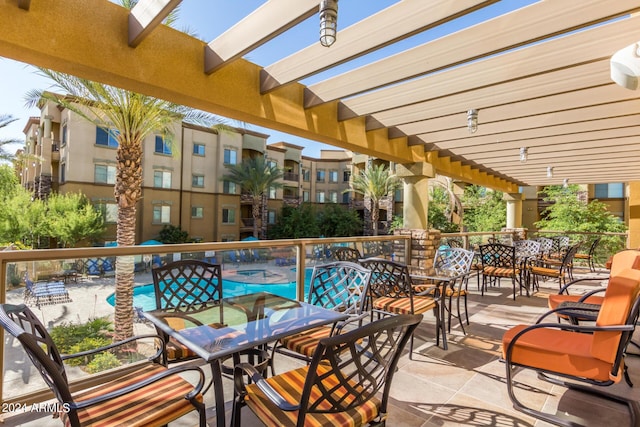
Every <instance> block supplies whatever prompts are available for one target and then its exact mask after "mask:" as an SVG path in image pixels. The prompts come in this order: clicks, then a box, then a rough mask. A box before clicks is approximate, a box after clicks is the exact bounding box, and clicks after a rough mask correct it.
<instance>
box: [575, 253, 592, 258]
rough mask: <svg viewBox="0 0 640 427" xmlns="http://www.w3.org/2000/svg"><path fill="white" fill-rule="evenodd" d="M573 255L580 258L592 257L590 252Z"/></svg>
mask: <svg viewBox="0 0 640 427" xmlns="http://www.w3.org/2000/svg"><path fill="white" fill-rule="evenodd" d="M573 257H574V258H578V259H589V258H591V255H589V254H575V255H574V256H573Z"/></svg>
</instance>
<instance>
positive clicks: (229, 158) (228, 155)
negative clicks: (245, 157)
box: [224, 148, 238, 165]
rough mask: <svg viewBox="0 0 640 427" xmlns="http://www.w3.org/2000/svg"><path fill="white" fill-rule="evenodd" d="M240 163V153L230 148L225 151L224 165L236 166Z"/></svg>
mask: <svg viewBox="0 0 640 427" xmlns="http://www.w3.org/2000/svg"><path fill="white" fill-rule="evenodd" d="M237 162H238V152H237V151H236V150H231V149H229V148H225V149H224V164H225V165H235V164H236V163H237Z"/></svg>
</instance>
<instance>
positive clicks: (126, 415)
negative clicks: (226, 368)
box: [60, 363, 202, 427]
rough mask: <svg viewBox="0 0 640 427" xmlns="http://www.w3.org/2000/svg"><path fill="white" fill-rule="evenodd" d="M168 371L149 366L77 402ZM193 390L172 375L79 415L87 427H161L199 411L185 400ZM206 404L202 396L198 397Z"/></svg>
mask: <svg viewBox="0 0 640 427" xmlns="http://www.w3.org/2000/svg"><path fill="white" fill-rule="evenodd" d="M164 371H166V368H165V367H163V366H162V365H158V364H155V363H149V364H147V365H145V366H143V367H142V368H140V369H138V370H137V371H135V372H132V373H130V374H128V375H125V376H123V377H121V378H118V379H117V380H114V381H111V382H108V383H106V384H102V385H100V386H98V387H95V388H93V389H91V390H88V391H84V392H81V393H78V394H76V395H74V398H75V400H76V401H77V402H82V401H83V400H87V399H91V398H93V397H96V396H101V395H103V394H105V393H109V392H111V391H114V390H119V389H121V388H123V387H126V386H129V385H134V384H137V383H139V382H141V381H143V380H145V379H147V378H149V377H151V376H153V375H155V374H158V373H160V372H164ZM192 390H193V386H192V385H191V384H189V383H188V382H187V381H185V380H184V379H182V377H180V376H179V375H171V376H169V377H167V378H164V379H161V380H159V381H157V382H155V383H153V384H151V385H148V386H146V387H144V388H142V389H139V390H136V391H134V392H132V393H128V394H126V395H124V396H121V397H116V398H113V399H110V400H107V401H106V402H104V403H100V404H96V405H93V406H90V407H88V408H85V409H81V410H79V411H78V417H79V418H80V423H81V424H82V425H83V426H92V427H114V426H126V427H134V426H140V427H142V426H161V425H164V424H167V423H168V422H170V421H172V420H174V419H176V418H179V417H181V416H182V415H184V414H186V413H188V412H191V411H192V410H194V409H195V408H194V407H193V405H192V404H191V403H190V402H189V401H188V400H187V399H185V398H184V396H185V395H186V394H187V393H189V392H190V391H192ZM198 398H199V400H200V401H202V396H199V397H198ZM60 415H61V417H62V421H63V422H64V424H65V426H71V423H70V420H69V417H68V414H66V413H62V414H60Z"/></svg>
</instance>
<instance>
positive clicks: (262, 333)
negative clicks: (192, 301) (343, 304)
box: [144, 292, 348, 362]
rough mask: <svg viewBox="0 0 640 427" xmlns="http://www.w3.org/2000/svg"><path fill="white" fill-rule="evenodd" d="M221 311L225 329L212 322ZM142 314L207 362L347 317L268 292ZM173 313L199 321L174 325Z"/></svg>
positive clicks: (176, 315)
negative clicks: (172, 320) (219, 302)
mask: <svg viewBox="0 0 640 427" xmlns="http://www.w3.org/2000/svg"><path fill="white" fill-rule="evenodd" d="M221 309H222V310H224V326H223V327H219V325H214V323H216V322H217V319H219V311H220V310H221ZM144 316H145V317H146V318H147V319H149V320H150V321H151V322H152V323H153V324H154V325H156V326H158V327H159V328H160V329H162V330H163V331H164V332H166V333H167V334H169V336H171V337H173V338H175V339H176V340H177V341H178V342H180V343H182V344H184V345H185V346H187V347H188V348H189V349H190V350H192V351H193V352H194V353H196V354H197V355H198V356H200V357H201V358H203V359H204V360H206V361H207V362H211V361H213V360H216V359H220V358H224V357H226V356H228V355H231V354H234V353H237V352H239V351H242V350H246V349H250V348H254V347H257V346H259V345H261V344H266V343H268V342H271V341H276V340H278V339H280V338H284V337H286V336H289V335H295V334H297V333H300V332H304V331H305V330H308V329H311V328H314V327H317V326H322V325H326V324H331V323H335V322H339V321H341V320H345V319H346V318H347V317H348V316H347V315H345V314H343V313H340V312H336V311H332V310H327V309H324V308H322V307H318V306H315V305H311V304H307V303H305V302H301V301H296V300H292V299H289V298H284V297H281V296H278V295H273V294H270V293H268V292H258V293H253V294H248V295H240V296H234V297H229V298H224V299H223V300H222V304H202V305H196V306H193V307H191V308H190V309H189V311H188V312H184V311H183V310H181V309H180V307H178V308H170V309H160V310H153V311H149V312H145V313H144ZM174 316H175V317H176V318H185V319H186V321H185V323H190V322H188V320H189V319H197V320H198V321H199V322H200V323H202V325H201V326H198V325H196V324H191V325H189V324H186V325H185V327H184V328H182V329H174V328H172V327H171V326H170V324H171V323H172V322H167V321H166V320H165V319H166V318H167V317H172V318H173V317H174ZM210 324H211V325H212V326H209V325H210Z"/></svg>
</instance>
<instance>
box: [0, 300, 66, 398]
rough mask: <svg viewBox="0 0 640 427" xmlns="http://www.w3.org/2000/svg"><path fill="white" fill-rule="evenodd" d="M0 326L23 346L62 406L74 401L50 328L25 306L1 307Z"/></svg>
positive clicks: (6, 305)
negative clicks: (49, 331)
mask: <svg viewBox="0 0 640 427" xmlns="http://www.w3.org/2000/svg"><path fill="white" fill-rule="evenodd" d="M0 326H2V327H3V328H4V330H5V331H6V332H7V333H8V334H10V335H13V336H14V337H15V338H16V339H17V340H18V341H19V342H20V344H22V347H23V348H24V350H25V352H26V353H27V355H28V356H29V359H31V362H32V363H33V365H34V366H35V367H36V369H37V370H38V372H39V373H40V375H42V378H43V379H44V382H45V383H46V384H47V386H49V388H50V389H51V391H53V393H54V394H55V396H56V398H57V399H58V401H59V402H60V403H64V402H72V401H73V398H72V397H71V392H70V390H69V382H68V379H67V374H66V372H65V369H64V364H63V363H62V357H61V356H60V352H59V351H58V349H57V347H56V345H55V343H54V342H53V339H51V336H50V335H49V333H48V332H47V328H46V327H45V326H44V325H43V324H42V322H40V319H38V318H37V317H36V315H35V314H34V313H33V312H32V311H31V310H30V309H29V307H27V306H26V305H24V304H20V305H12V304H1V305H0Z"/></svg>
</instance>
